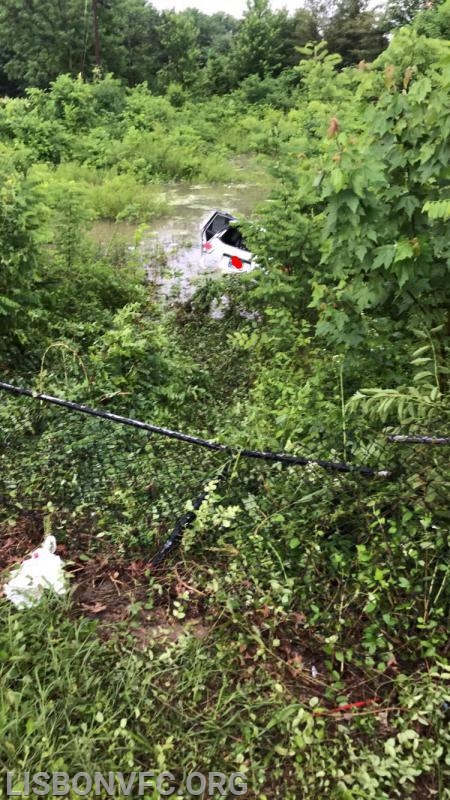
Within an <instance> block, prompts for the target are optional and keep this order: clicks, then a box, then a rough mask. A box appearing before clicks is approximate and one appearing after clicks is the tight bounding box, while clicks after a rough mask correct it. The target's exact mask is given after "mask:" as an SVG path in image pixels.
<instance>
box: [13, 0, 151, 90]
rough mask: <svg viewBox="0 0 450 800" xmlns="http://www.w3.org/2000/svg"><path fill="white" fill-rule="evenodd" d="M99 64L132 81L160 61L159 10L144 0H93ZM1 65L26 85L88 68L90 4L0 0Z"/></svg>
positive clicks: (86, 71)
mask: <svg viewBox="0 0 450 800" xmlns="http://www.w3.org/2000/svg"><path fill="white" fill-rule="evenodd" d="M96 8H97V14H98V25H99V39H100V48H101V64H102V69H103V71H104V72H114V73H115V74H116V75H117V76H118V77H121V78H122V79H124V80H126V81H127V82H128V83H130V84H131V85H133V84H136V83H139V82H141V81H143V80H146V79H151V78H154V76H155V74H156V72H157V70H158V68H159V67H160V65H161V55H160V48H159V42H158V37H157V28H158V25H159V23H160V15H159V14H158V12H157V11H156V10H155V9H154V8H153V7H152V6H151V5H148V4H147V3H146V2H145V0H97V6H96ZM1 51H3V52H4V53H5V56H6V58H4V59H2V60H3V63H4V71H5V73H6V75H7V77H8V78H9V80H12V81H14V82H16V84H17V85H18V86H19V87H20V88H21V89H24V88H25V87H27V86H38V87H42V88H44V87H47V86H48V85H49V83H50V82H51V81H53V80H55V79H56V78H57V76H58V75H60V74H62V73H67V74H69V75H71V76H72V77H76V76H77V75H78V74H80V73H81V74H82V75H84V76H86V75H89V74H91V72H92V69H93V68H94V66H95V64H96V58H95V52H94V35H93V17H92V7H91V4H90V3H87V2H86V0H64V2H63V3H62V2H59V1H58V0H27V2H23V0H2V3H1V5H0V52H1Z"/></svg>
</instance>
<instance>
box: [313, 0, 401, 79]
mask: <svg viewBox="0 0 450 800" xmlns="http://www.w3.org/2000/svg"><path fill="white" fill-rule="evenodd" d="M323 37H324V39H325V40H326V42H327V45H328V49H329V50H330V52H332V53H339V55H341V56H342V60H343V64H344V66H346V65H348V64H357V63H358V62H359V61H373V59H374V58H376V57H377V56H378V55H379V54H380V53H381V52H382V50H384V48H385V47H386V45H387V39H386V37H385V35H384V32H383V30H382V27H381V21H380V20H378V18H377V16H376V14H375V12H374V11H369V10H368V9H367V2H366V0H341V2H339V3H338V4H337V5H336V8H335V10H334V13H333V14H332V15H331V17H330V18H329V20H328V21H326V22H325V25H324V29H323Z"/></svg>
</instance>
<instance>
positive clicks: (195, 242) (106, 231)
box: [93, 166, 269, 300]
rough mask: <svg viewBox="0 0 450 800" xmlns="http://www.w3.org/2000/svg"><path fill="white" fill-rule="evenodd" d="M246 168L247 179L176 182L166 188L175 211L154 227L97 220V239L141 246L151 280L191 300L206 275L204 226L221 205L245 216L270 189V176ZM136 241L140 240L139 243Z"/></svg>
mask: <svg viewBox="0 0 450 800" xmlns="http://www.w3.org/2000/svg"><path fill="white" fill-rule="evenodd" d="M249 171H250V170H247V169H246V167H245V166H242V167H241V170H240V172H241V173H242V181H241V180H239V182H238V181H236V182H233V183H229V184H217V185H213V186H211V185H207V184H195V185H192V184H171V185H163V186H161V193H162V194H163V195H164V196H165V200H166V202H167V204H168V206H169V209H170V211H169V213H168V214H165V215H164V216H162V217H158V218H156V219H154V220H152V221H151V222H150V223H149V224H148V225H144V226H143V225H140V226H138V225H135V224H132V223H127V222H116V223H113V222H107V221H100V222H96V223H95V226H94V228H93V235H94V237H95V239H96V240H97V241H99V242H101V243H102V244H104V245H105V246H107V245H108V244H109V243H110V242H111V241H113V240H114V238H115V237H120V238H121V239H124V238H125V240H127V241H128V242H129V244H130V247H137V248H138V250H139V254H140V257H142V264H143V266H144V268H145V269H146V271H147V274H148V277H149V280H150V281H151V282H152V283H154V284H155V285H156V286H157V287H158V289H159V291H160V292H161V293H162V294H163V295H165V296H166V297H177V298H178V299H183V300H186V299H188V298H189V296H190V295H191V294H192V293H193V292H194V291H195V287H196V284H197V283H198V280H199V279H200V278H201V275H202V274H203V273H202V267H201V263H200V227H201V223H202V221H203V220H204V219H205V217H207V215H208V214H209V212H210V211H213V210H214V209H221V210H224V211H229V212H230V213H232V214H235V215H236V216H238V217H239V216H241V217H243V218H245V219H248V218H250V217H251V214H252V212H253V211H254V209H255V207H256V206H257V204H258V203H259V202H261V201H262V200H263V199H264V198H265V196H267V194H268V192H269V182H268V179H267V175H266V174H265V173H263V172H262V171H261V170H258V169H256V171H255V169H254V168H252V170H251V177H252V180H253V182H252V183H250V182H246V181H245V178H247V177H248V173H249ZM136 242H138V243H137V244H136Z"/></svg>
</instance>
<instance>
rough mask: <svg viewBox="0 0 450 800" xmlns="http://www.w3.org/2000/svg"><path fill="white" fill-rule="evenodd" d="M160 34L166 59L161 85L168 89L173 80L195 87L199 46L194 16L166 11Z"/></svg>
mask: <svg viewBox="0 0 450 800" xmlns="http://www.w3.org/2000/svg"><path fill="white" fill-rule="evenodd" d="M158 34H159V40H160V43H161V48H162V58H163V65H162V67H161V68H160V71H159V74H158V84H159V87H160V88H162V89H165V88H166V87H167V86H168V85H169V84H170V83H178V84H180V85H181V86H182V87H189V86H192V84H193V83H194V81H195V79H196V77H197V75H198V72H199V60H200V48H199V44H198V38H199V31H198V28H196V26H195V24H194V22H193V19H192V17H191V15H190V14H189V13H181V14H175V13H174V12H173V11H167V12H163V14H162V20H161V23H160V25H159V28H158Z"/></svg>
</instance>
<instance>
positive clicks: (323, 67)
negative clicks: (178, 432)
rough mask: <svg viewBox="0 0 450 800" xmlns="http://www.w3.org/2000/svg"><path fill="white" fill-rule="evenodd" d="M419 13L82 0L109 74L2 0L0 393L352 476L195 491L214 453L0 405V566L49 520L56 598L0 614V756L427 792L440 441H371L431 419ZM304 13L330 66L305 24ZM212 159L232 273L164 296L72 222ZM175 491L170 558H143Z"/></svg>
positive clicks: (439, 57)
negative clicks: (331, 466) (243, 177)
mask: <svg viewBox="0 0 450 800" xmlns="http://www.w3.org/2000/svg"><path fill="white" fill-rule="evenodd" d="M448 3H449V0H447V2H446V3H444V4H442V5H440V6H438V7H437V8H435V9H428V10H426V11H423V12H420V13H418V14H417V15H415V18H414V22H413V25H412V26H411V27H409V28H402V29H401V30H400V31H398V32H397V33H396V34H395V36H393V38H392V39H391V41H390V43H389V46H388V47H387V48H386V49H384V50H383V52H381V53H380V54H379V55H378V53H379V50H380V49H381V48H382V47H383V42H382V41H381V40H380V39H379V38H378V39H377V38H375V37H373V36H371V37H370V41H369V40H368V39H367V30H368V28H370V25H371V24H372V23H371V16H370V13H369V12H368V11H367V10H366V9H365V8H364V7H363V6H362V5H361V4H357V8H356V6H355V9H354V10H353V11H352V8H353V6H352V5H351V4H346V5H344V4H340V5H339V6H338V7H336V9H334V10H333V13H332V14H331V17H330V13H329V11H327V12H325V11H324V10H323V9H320V8H319V7H318V6H317V7H316V8H314V7H313V6H311V11H305V10H300V11H299V12H297V14H296V15H294V17H293V18H290V17H288V15H286V14H285V13H284V12H277V13H275V12H273V11H272V10H271V9H270V7H269V6H268V5H267V4H266V3H265V2H264V1H263V0H254V2H252V3H251V4H250V5H249V10H248V12H247V14H246V15H245V17H244V19H243V21H242V22H240V23H237V22H236V21H234V20H232V19H230V18H228V17H226V16H223V15H213V16H212V17H211V19H210V20H208V24H206V22H205V18H204V17H203V15H201V14H199V13H197V12H194V11H192V10H190V11H189V12H185V13H183V14H175V13H172V12H170V13H167V14H158V13H157V12H156V11H155V10H154V9H152V7H151V6H147V5H144V4H143V3H140V2H138V0H133V2H131V0H129V2H128V0H127V4H124V3H119V2H118V0H117V2H111V3H108V4H105V5H104V6H103V4H99V6H100V10H99V14H100V23H101V24H100V29H101V35H102V58H104V64H105V67H106V68H107V69H110V70H113V71H114V73H115V76H113V75H108V74H106V75H103V76H102V74H101V73H96V74H95V75H94V77H93V78H92V79H91V78H89V79H86V78H87V76H88V75H89V69H90V67H91V66H92V63H93V62H92V54H91V52H90V51H89V57H88V55H87V52H88V50H87V49H82V50H81V51H77V50H76V48H74V46H72V39H71V36H72V34H73V41H74V42H76V43H77V46H78V45H79V42H80V35H81V36H83V35H84V34H83V31H84V30H85V28H83V25H87V20H86V19H85V18H84V17H83V14H80V13H79V12H80V5H79V4H78V3H77V2H76V1H75V0H70V2H68V3H67V4H64V5H61V4H58V8H59V10H60V11H61V13H62V11H64V13H65V15H66V17H65V22H64V20H60V21H58V20H57V19H56V18H55V17H54V16H51V14H50V11H52V9H53V6H54V5H55V4H53V3H52V2H50V0H45V2H42V3H40V4H39V9H37V6H36V8H35V7H34V4H33V3H30V4H27V5H26V7H25V6H23V4H19V3H17V2H16V1H15V0H7V2H4V4H3V7H2V9H1V10H0V40H1V39H2V36H3V37H4V35H5V33H4V32H5V29H6V27H7V26H8V25H10V26H11V21H12V20H16V22H17V24H18V25H19V23H20V36H19V33H18V31H16V34H17V35H16V34H14V36H12V37H11V38H10V39H8V42H7V43H5V48H4V50H3V53H4V54H6V56H7V60H5V61H4V68H5V70H6V73H7V76H8V80H9V81H15V82H16V83H15V84H14V86H15V89H18V88H19V89H20V90H23V94H22V96H17V97H14V98H4V99H3V100H2V101H1V105H0V153H1V157H2V162H1V175H0V178H1V186H0V335H1V339H0V363H1V376H2V380H8V381H10V382H12V383H16V384H23V385H27V386H30V387H31V388H33V389H34V390H37V391H39V390H41V391H46V392H48V393H53V394H56V395H58V394H59V395H62V396H65V397H68V398H70V399H74V400H78V401H80V402H84V403H88V404H90V405H92V406H98V407H102V408H106V409H108V410H112V411H117V412H118V413H122V414H127V415H130V416H135V417H138V418H141V419H147V420H150V421H152V422H154V423H157V424H160V425H163V426H166V427H171V428H178V429H182V430H186V431H189V432H192V433H196V434H198V435H201V436H205V437H208V438H217V439H218V440H221V441H227V442H230V443H231V444H233V445H235V446H236V447H237V448H239V447H247V446H250V447H255V448H261V449H272V450H279V451H281V450H283V451H286V452H291V453H300V454H307V455H308V456H310V457H311V458H312V459H317V458H322V459H327V460H332V461H334V462H346V463H347V464H349V465H350V466H351V467H357V466H361V465H368V466H370V467H372V468H373V469H374V471H375V473H376V474H375V476H372V477H369V476H367V475H362V474H360V473H358V472H357V471H350V472H349V473H340V472H335V471H328V470H324V469H322V468H321V467H319V466H315V465H314V464H313V463H311V464H309V465H308V466H307V467H306V468H304V469H300V468H297V467H287V468H284V467H281V466H280V465H279V464H269V463H261V462H251V461H248V460H244V459H242V458H238V457H237V458H229V459H228V460H227V461H228V467H229V469H228V472H227V474H226V478H225V479H222V480H218V474H219V471H220V468H221V467H222V466H223V463H224V460H225V458H224V456H222V455H220V454H217V453H212V452H209V451H200V450H199V449H196V448H194V447H192V446H187V445H181V444H180V443H179V442H171V441H168V440H165V439H158V438H155V437H149V436H147V434H144V433H143V432H137V431H133V430H131V429H128V428H121V427H119V426H113V425H109V424H108V423H105V422H102V421H100V420H98V419H94V418H87V417H81V416H75V415H70V414H68V413H67V412H64V411H62V410H61V409H55V408H50V407H48V406H44V405H43V404H41V403H38V402H36V401H35V400H32V399H27V400H23V399H18V398H17V397H12V396H8V395H6V394H2V403H1V405H0V464H1V469H0V501H1V502H0V553H1V554H3V555H4V556H5V563H6V562H8V563H9V562H10V560H11V559H9V558H6V556H7V555H8V552H9V551H12V552H15V553H16V552H17V553H18V552H19V551H20V546H21V545H22V544H23V543H25V545H26V544H27V543H30V542H37V541H39V538H40V537H41V536H42V534H43V533H44V532H45V533H49V532H53V533H54V534H55V535H56V536H57V538H58V541H59V542H60V544H61V545H62V546H63V547H64V548H65V552H66V554H67V557H68V560H69V561H72V564H69V568H71V569H72V574H73V576H74V578H73V583H74V585H75V586H76V588H75V589H74V594H73V596H70V597H69V598H68V600H67V603H62V604H61V603H59V604H57V603H56V601H55V598H50V600H49V602H48V603H43V604H42V605H40V606H39V607H37V608H35V609H33V610H31V611H27V612H17V611H16V610H15V609H12V608H9V607H8V604H7V602H6V600H2V601H1V602H0V616H1V619H2V630H1V633H0V674H1V683H0V701H1V702H0V708H1V711H0V731H1V734H2V735H1V736H0V763H1V765H2V767H3V768H4V769H9V770H16V771H17V773H18V774H19V773H20V772H22V771H24V770H29V771H31V772H33V771H35V770H37V769H38V768H42V766H43V765H44V764H45V768H46V769H47V770H52V769H53V770H63V771H67V772H68V773H69V774H73V773H75V772H77V771H79V770H83V771H87V772H89V771H94V770H100V771H103V772H107V771H109V770H114V769H116V770H122V771H124V772H127V771H132V770H137V769H146V768H148V767H149V764H150V765H151V767H152V768H153V767H154V768H155V769H156V768H157V769H158V770H161V771H162V770H165V769H169V770H170V771H172V772H174V773H176V775H177V779H179V780H180V782H181V783H182V781H183V779H184V777H185V776H186V774H187V773H188V772H189V771H192V770H194V769H196V770H198V771H200V772H201V771H204V772H208V771H209V770H210V769H212V768H214V769H216V770H223V771H224V772H227V773H231V772H233V771H236V770H237V769H239V770H240V771H242V772H244V773H246V774H247V776H248V783H249V793H248V795H247V796H248V797H254V798H257V799H258V800H266V798H269V797H270V798H283V800H298V798H305V800H314V799H315V798H317V800H319V798H320V800H322V798H328V797H329V798H331V799H332V800H334V799H336V800H351V799H353V800H356V798H364V800H392V799H393V798H401V799H403V798H408V797H412V798H422V797H428V796H429V797H432V796H436V797H439V798H442V799H443V800H445V798H449V797H450V793H449V789H448V785H449V777H450V767H449V760H448V745H449V729H448V708H449V703H450V698H449V693H448V692H449V687H448V681H449V679H450V668H449V661H448V656H449V653H448V621H449V610H450V594H449V583H448V574H449V566H448V553H449V535H450V531H449V525H450V514H449V510H448V493H449V489H450V470H449V465H448V448H445V447H441V448H438V447H434V448H433V447H423V446H422V447H421V446H414V447H411V448H408V447H407V446H403V447H400V446H398V445H393V444H388V442H387V435H388V434H392V433H415V434H424V433H426V434H431V435H433V434H447V435H449V432H450V431H449V428H450V403H449V388H450V387H449V381H450V368H449V359H448V351H449V346H450V295H449V264H450V252H449V238H448V220H449V218H450V182H449V177H450V176H449V166H448V164H449V149H450V148H449V141H450V139H449V135H450V103H449V94H450V91H449V88H450V45H449V42H448V41H446V38H445V37H446V35H448V34H446V30H448V28H446V24H447V22H446V21H448V19H447V18H448ZM19 6H20V11H21V14H25V12H26V9H28V11H30V9H31V10H33V13H34V15H35V16H33V19H34V20H36V19H38V18H39V20H40V27H37V28H36V29H35V30H33V31H32V30H31V27H30V25H28V22H29V20H28V22H27V18H26V16H21V15H18V14H17V13H16V12H17V9H18V7H19ZM82 6H83V10H84V3H83V4H82ZM411 8H412V6H411V5H410V6H408V8H406V6H405V7H404V9H403V12H404V13H405V14H408V15H409V17H412V16H414V14H413V12H412V10H411ZM125 11H126V12H127V13H128V12H129V17H126V14H125ZM397 11H398V14H400V11H401V9H400V7H399V8H398V9H397ZM132 12H133V13H132ZM403 12H402V13H403ZM27 13H28V12H27ZM30 13H31V12H30ZM8 14H10V16H9V17H8ZM119 14H122V16H121V17H120V20H122V22H121V23H120V24H118V22H117V20H118V19H119V17H118V16H117V15H119ZM38 15H41V16H38ZM348 15H350V16H348ZM354 17H356V18H357V20H359V22H358V25H353V22H352V24H351V25H347V22H348V20H349V19H352V20H353V18H354ZM337 19H339V20H341V22H342V24H339V25H338V24H337V22H336V20H337ZM71 20H72V22H71ZM111 20H114V24H113V22H112V21H111ZM50 22H51V26H50ZM69 23H70V24H69ZM294 23H295V24H294ZM344 23H345V24H344ZM131 24H133V26H135V27H133V28H131V27H130V26H131ZM27 25H28V27H27ZM127 25H128V28H127V27H126V26H127ZM46 26H47V27H46ZM49 26H50V27H51V31H52V37H53V38H51V37H50V36H49V30H50V27H49ZM76 26H81V28H80V30H81V34H80V30H78V28H77V27H76ZM108 26H110V27H108ZM333 26H334V28H333ZM326 29H327V30H328V32H329V33H330V37H329V38H330V39H331V34H332V33H333V31H334V35H335V37H336V39H340V43H339V46H336V47H335V48H334V47H333V50H334V49H338V50H339V53H337V52H333V51H330V50H328V49H327V47H326V46H325V44H324V43H323V42H319V43H314V41H310V40H315V39H317V38H319V37H321V36H322V35H323V34H324V31H325V30H326ZM8 30H9V31H10V32H13V33H14V29H13V27H12V26H11V27H9V28H8ZM125 30H126V31H128V33H127V34H125V33H124V31H125ZM305 31H306V32H307V33H305ZM316 33H317V34H318V36H316ZM356 33H357V34H358V37H359V38H358V41H357V42H356V44H355V41H356V40H354V41H350V38H351V36H353V35H355V36H356ZM41 34H42V37H43V38H42V40H45V42H46V43H47V45H46V46H47V47H48V48H49V51H48V52H47V51H45V50H44V49H43V47H42V42H41V40H40V36H41ZM379 35H380V34H379V30H378V28H377V36H379ZM149 36H152V37H153V36H154V37H155V39H154V41H155V46H154V47H153V48H152V49H151V51H150V50H149V48H148V47H147V46H144V43H145V42H147V41H148V38H146V37H149ZM27 37H28V38H27ZM127 37H128V38H127ZM139 37H141V38H139ZM289 37H290V38H289ZM83 41H85V40H83ZM129 41H133V42H134V44H133V48H137V49H133V50H132V52H133V54H134V55H136V53H138V52H140V53H141V56H142V58H141V56H139V58H137V57H136V59H135V58H134V55H133V58H131V50H130V49H127V45H126V43H127V42H129ZM152 41H153V40H152ZM30 42H32V43H33V47H31V44H30ZM267 42H270V43H271V46H270V48H268V47H267ZM287 42H289V43H290V44H289V46H287ZM374 42H375V44H374ZM295 45H298V46H299V47H300V48H301V49H300V50H295ZM19 46H20V48H22V51H23V52H24V53H26V58H24V59H23V60H20V61H19V60H18V59H17V53H18V52H19ZM363 46H364V48H365V50H364V52H363V50H362V49H361V48H362V47H363ZM139 48H141V49H140V50H139ZM293 51H295V53H296V54H297V55H298V58H297V57H295V58H294V57H293ZM180 53H182V54H183V58H180ZM69 56H70V58H71V59H72V61H69V60H68V59H69ZM375 56H376V57H375ZM373 57H375V58H374V60H371V59H372V58H373ZM83 58H85V59H86V60H85V62H83ZM89 59H90V61H89ZM150 59H152V61H150ZM361 59H362V60H361ZM355 60H358V61H360V60H361V63H359V64H358V66H357V67H352V66H348V65H349V64H351V63H353V62H354V61H355ZM88 66H89V69H88ZM199 70H200V73H201V80H199V79H198V78H199V75H198V71H199ZM78 72H82V73H83V75H84V77H83V75H79V76H78ZM59 73H63V74H59ZM222 76H223V77H224V80H226V85H225V84H223V85H219V84H220V82H221V79H222ZM199 86H202V87H203V88H204V87H205V86H207V87H209V90H208V94H207V95H206V99H200V97H199ZM229 90H230V91H229ZM215 92H217V93H218V94H215ZM236 120H238V124H237V122H236ZM242 158H245V159H247V162H246V163H247V164H250V165H251V164H254V163H256V162H255V159H256V158H258V159H259V162H258V163H259V167H258V168H259V169H261V170H263V171H264V172H266V173H267V172H270V173H271V178H270V180H269V178H267V185H268V186H269V185H271V186H272V191H271V194H270V197H269V199H268V200H267V201H265V202H262V203H261V204H260V206H259V207H258V208H257V209H256V210H255V214H254V216H253V218H252V220H251V221H247V222H246V223H244V229H245V233H246V236H247V238H248V241H249V243H250V246H251V247H252V249H253V250H254V252H255V253H256V255H257V259H258V263H259V265H260V269H259V270H257V271H255V272H253V273H251V274H249V275H248V276H241V277H240V278H239V279H238V280H236V278H234V279H229V280H225V279H224V280H216V281H210V282H205V283H204V285H202V286H201V287H200V288H199V289H198V290H197V292H196V293H195V294H194V296H193V297H192V298H191V299H190V301H189V302H188V303H181V302H179V303H173V302H172V303H171V304H168V303H166V302H164V301H163V299H162V298H161V296H160V295H159V294H158V292H157V291H156V289H155V287H154V286H153V284H152V283H151V282H149V281H148V280H147V277H146V274H145V273H144V270H143V265H142V255H141V251H140V249H139V241H138V233H137V239H136V241H133V242H131V241H130V240H129V239H128V240H125V241H121V240H120V239H115V240H113V241H112V242H108V244H107V245H106V246H105V245H104V244H102V242H101V241H99V237H98V236H97V237H96V236H95V231H94V233H93V232H92V226H93V223H94V221H95V220H98V219H99V218H101V219H107V220H111V221H113V220H119V221H120V220H123V219H127V220H131V221H138V222H141V221H147V223H149V224H150V227H151V224H152V223H151V220H152V219H154V218H155V216H161V215H164V214H166V215H168V214H169V212H170V208H169V207H168V205H167V191H166V190H167V186H166V185H165V183H164V182H167V181H194V180H195V181H197V180H202V181H214V180H215V181H219V182H220V181H224V182H225V181H227V182H229V181H230V180H232V179H233V178H234V177H238V176H239V174H240V173H239V170H238V165H239V159H242ZM129 235H130V236H131V233H130V234H129ZM224 294H226V295H227V296H228V298H229V306H228V309H227V312H226V314H225V317H224V318H223V319H220V320H218V319H214V318H212V317H211V316H210V313H209V311H210V307H211V302H212V301H213V300H214V299H216V300H217V299H219V298H221V297H222V296H223V295H224ZM249 312H251V313H249ZM205 484H207V485H208V488H209V494H208V498H207V500H206V501H205V502H204V503H203V505H202V507H201V510H200V513H199V514H198V517H197V519H196V522H195V524H194V526H193V527H192V528H190V529H189V531H187V532H186V534H185V538H184V543H183V548H182V550H181V552H180V554H179V558H178V563H174V561H172V562H167V563H166V565H165V566H164V569H163V570H162V572H160V573H151V572H150V571H145V562H147V561H148V559H149V557H150V554H151V553H152V552H153V550H154V548H155V547H156V545H157V544H158V543H160V542H161V541H162V540H163V539H164V537H165V535H166V534H167V532H168V530H169V528H170V526H171V525H172V523H173V521H174V519H175V518H176V517H177V516H178V515H179V514H181V513H182V512H183V511H184V510H186V509H189V508H191V503H192V500H193V498H194V497H196V496H197V495H198V493H199V491H200V490H201V488H202V487H203V486H205ZM8 548H9V550H8ZM73 562H75V563H73ZM139 564H141V567H140V569H141V573H140V574H141V585H140V587H141V594H140V595H139V594H135V595H133V593H132V592H131V593H130V595H128V594H127V591H126V589H127V587H126V586H125V575H126V574H129V573H130V574H132V575H136V574H137V571H138V569H139ZM96 565H97V567H98V569H97V572H95V573H94V572H93V571H92V572H90V571H89V570H94V567H96ZM111 565H114V566H111ZM142 565H144V566H142ZM127 570H128V572H127ZM133 570H134V571H133ZM109 574H111V575H112V578H111V586H112V592H113V595H112V596H113V600H112V601H111V600H110V601H108V602H109V603H110V604H111V607H113V608H114V609H115V605H116V604H117V605H118V606H119V605H120V607H121V609H122V610H123V609H125V611H124V615H123V617H122V623H117V619H118V616H120V615H119V614H118V612H117V616H114V614H112V615H110V616H109V618H108V617H107V615H106V616H105V619H104V624H103V626H100V634H101V635H99V626H98V625H97V624H96V623H94V622H93V621H91V620H87V619H86V615H90V616H94V617H95V616H99V615H100V617H101V615H102V614H103V613H104V612H106V611H107V606H108V602H106V601H105V603H103V601H102V602H99V601H97V600H96V597H97V595H96V592H97V591H98V590H99V587H100V589H101V587H102V586H103V582H104V580H106V577H105V576H106V575H109ZM83 576H85V577H83ZM89 592H90V593H91V595H92V596H91V595H90V594H89ZM80 597H81V599H80ZM109 610H110V609H109ZM123 620H125V621H123ZM107 623H108V624H107ZM175 623H176V624H175ZM160 628H162V630H163V634H162V635H161V630H160ZM359 701H372V705H367V706H362V707H360V710H358V709H357V708H354V709H353V710H352V711H350V713H348V714H346V715H343V714H342V713H337V714H336V713H332V712H331V709H333V708H334V707H336V706H339V705H341V704H343V703H352V702H359ZM186 796H187V794H186Z"/></svg>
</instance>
